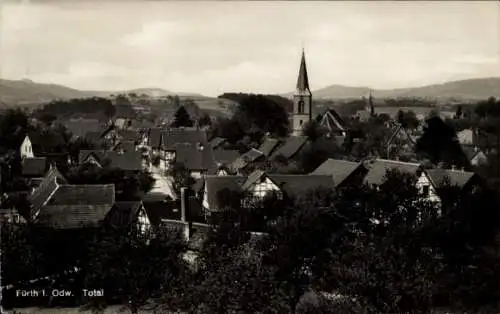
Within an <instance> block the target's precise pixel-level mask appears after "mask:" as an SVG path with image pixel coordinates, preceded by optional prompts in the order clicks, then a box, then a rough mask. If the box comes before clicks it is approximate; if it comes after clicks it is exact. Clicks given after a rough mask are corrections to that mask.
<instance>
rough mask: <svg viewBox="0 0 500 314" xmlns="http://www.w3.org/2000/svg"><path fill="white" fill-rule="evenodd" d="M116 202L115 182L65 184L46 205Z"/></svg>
mask: <svg viewBox="0 0 500 314" xmlns="http://www.w3.org/2000/svg"><path fill="white" fill-rule="evenodd" d="M114 202H115V185H114V184H78V185H70V184H65V185H60V186H59V187H58V188H57V189H56V191H55V193H54V195H53V196H52V197H51V198H50V200H49V201H48V203H47V205H46V206H57V205H106V204H114Z"/></svg>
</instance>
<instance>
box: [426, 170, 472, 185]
mask: <svg viewBox="0 0 500 314" xmlns="http://www.w3.org/2000/svg"><path fill="white" fill-rule="evenodd" d="M425 172H426V173H427V175H428V176H429V179H430V180H431V181H432V183H433V185H434V186H435V187H436V188H440V187H442V186H443V185H444V184H445V183H447V182H448V183H449V184H451V185H452V186H457V187H458V188H461V189H462V188H464V187H465V186H466V185H467V184H468V183H469V182H470V181H471V180H472V178H473V177H474V176H475V175H476V174H475V173H474V172H468V171H460V170H449V169H428V170H426V171H425Z"/></svg>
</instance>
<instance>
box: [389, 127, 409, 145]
mask: <svg viewBox="0 0 500 314" xmlns="http://www.w3.org/2000/svg"><path fill="white" fill-rule="evenodd" d="M398 134H403V136H404V137H406V139H408V141H410V143H411V144H415V143H416V141H415V139H414V138H413V137H412V136H411V135H410V133H408V130H407V129H405V128H404V127H403V125H402V124H401V123H397V124H396V125H395V126H394V128H393V132H392V133H391V135H390V136H389V138H388V139H387V141H386V145H390V144H391V143H392V142H393V141H394V139H395V138H396V137H397V136H398Z"/></svg>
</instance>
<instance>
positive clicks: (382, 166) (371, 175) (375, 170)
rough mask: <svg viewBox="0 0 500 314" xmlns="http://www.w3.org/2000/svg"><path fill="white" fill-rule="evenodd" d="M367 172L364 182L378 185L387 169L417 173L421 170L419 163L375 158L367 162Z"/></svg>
mask: <svg viewBox="0 0 500 314" xmlns="http://www.w3.org/2000/svg"><path fill="white" fill-rule="evenodd" d="M366 166H367V168H368V173H367V174H366V176H365V179H364V182H365V183H367V184H369V185H372V184H374V185H380V184H382V183H383V182H384V180H385V177H386V173H387V171H388V170H397V171H400V172H403V173H409V174H414V175H415V176H416V175H418V172H419V171H420V170H421V166H420V164H416V163H409V162H402V161H397V160H387V159H376V160H374V161H372V162H370V163H368V164H366Z"/></svg>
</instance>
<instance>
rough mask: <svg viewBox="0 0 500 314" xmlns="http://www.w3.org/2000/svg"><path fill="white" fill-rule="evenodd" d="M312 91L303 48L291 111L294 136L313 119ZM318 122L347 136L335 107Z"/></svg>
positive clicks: (338, 133)
mask: <svg viewBox="0 0 500 314" xmlns="http://www.w3.org/2000/svg"><path fill="white" fill-rule="evenodd" d="M312 106H313V103H312V93H311V90H310V88H309V77H308V75H307V67H306V57H305V52H304V49H302V58H301V60H300V68H299V76H298V78H297V86H296V89H295V93H294V95H293V110H292V112H291V113H290V117H289V119H290V126H291V129H292V136H300V135H302V130H303V127H304V126H305V125H306V124H307V123H308V122H309V121H311V120H313V117H312V114H313V108H312ZM318 122H319V124H320V125H321V126H323V127H325V128H326V129H327V130H328V131H329V133H331V135H340V136H345V135H346V130H345V128H344V126H343V125H344V123H343V121H342V119H341V118H340V116H339V115H338V114H337V113H336V112H335V110H333V109H328V110H326V111H325V113H323V114H322V115H321V116H319V117H318Z"/></svg>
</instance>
